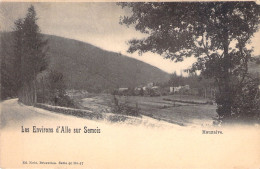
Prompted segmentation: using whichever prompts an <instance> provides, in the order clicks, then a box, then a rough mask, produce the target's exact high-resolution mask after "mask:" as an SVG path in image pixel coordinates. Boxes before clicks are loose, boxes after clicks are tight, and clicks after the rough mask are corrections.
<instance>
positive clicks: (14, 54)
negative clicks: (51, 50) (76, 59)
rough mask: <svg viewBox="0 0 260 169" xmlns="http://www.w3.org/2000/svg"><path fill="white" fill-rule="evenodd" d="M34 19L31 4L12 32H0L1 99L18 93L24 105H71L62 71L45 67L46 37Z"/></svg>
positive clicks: (34, 15)
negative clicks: (1, 34) (1, 33)
mask: <svg viewBox="0 0 260 169" xmlns="http://www.w3.org/2000/svg"><path fill="white" fill-rule="evenodd" d="M37 20H38V18H37V15H36V11H35V9H34V6H32V5H31V6H30V7H29V8H28V11H27V14H26V16H25V18H20V19H18V20H16V21H15V22H14V30H13V32H12V33H11V34H9V36H7V35H8V34H3V36H1V51H0V52H1V99H6V98H12V97H18V98H19V101H20V102H22V103H24V104H27V105H35V104H36V103H39V102H40V103H49V104H55V105H63V106H73V102H72V100H70V99H69V97H68V96H66V93H65V89H66V85H65V83H64V77H63V75H62V73H60V72H57V71H56V70H51V69H49V67H48V63H49V62H48V53H47V52H48V40H45V39H44V37H43V35H42V34H41V33H40V28H39V26H38V25H37ZM7 38H11V39H12V40H11V44H8V43H7V41H8V40H9V41H10V39H7Z"/></svg>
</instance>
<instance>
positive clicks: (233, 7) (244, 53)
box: [119, 2, 260, 119]
mask: <svg viewBox="0 0 260 169" xmlns="http://www.w3.org/2000/svg"><path fill="white" fill-rule="evenodd" d="M119 5H121V6H122V8H126V7H127V8H130V9H131V11H132V14H131V15H130V16H124V17H122V18H121V23H122V24H126V25H127V26H129V25H133V26H134V27H135V29H136V30H138V31H140V32H142V33H146V34H147V35H148V36H147V37H146V38H144V39H133V40H131V41H130V42H129V43H130V47H129V50H128V52H135V51H138V52H139V53H143V52H148V51H151V52H154V53H158V54H160V55H162V56H163V57H165V58H168V59H172V60H175V61H176V62H178V61H183V59H184V58H185V57H191V56H194V57H196V58H197V62H196V63H194V64H193V67H192V69H191V70H192V71H195V70H200V71H201V72H202V74H203V75H204V76H205V77H207V78H214V79H215V82H216V84H217V86H218V91H219V94H218V95H217V98H216V101H217V104H218V109H217V112H218V114H219V117H221V118H223V119H228V118H231V116H232V114H237V109H234V107H236V106H237V105H236V99H235V98H237V97H239V95H240V94H241V92H242V91H243V88H244V87H245V85H246V82H249V81H250V80H248V79H250V78H249V74H248V68H247V63H248V62H249V61H250V60H251V59H252V54H251V53H252V50H250V49H249V48H248V44H249V43H250V39H251V38H252V36H253V35H254V33H255V32H256V31H257V30H258V27H259V20H260V19H259V18H260V8H259V6H258V5H256V3H255V2H196V3H195V2H188V3H183V2H182V3H181V2H176V3H119ZM234 83H235V84H234ZM236 96H237V97H236Z"/></svg>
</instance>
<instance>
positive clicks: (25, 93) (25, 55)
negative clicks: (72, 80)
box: [14, 6, 48, 104]
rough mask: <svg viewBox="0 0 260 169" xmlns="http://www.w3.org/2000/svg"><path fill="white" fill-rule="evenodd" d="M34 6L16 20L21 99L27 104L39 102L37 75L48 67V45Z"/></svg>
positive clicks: (16, 51) (16, 50)
mask: <svg viewBox="0 0 260 169" xmlns="http://www.w3.org/2000/svg"><path fill="white" fill-rule="evenodd" d="M36 22H37V17H36V12H35V9H34V7H33V6H31V7H29V8H28V12H27V15H26V17H25V18H24V19H18V20H17V21H16V22H15V40H14V53H15V60H16V62H15V65H16V70H15V72H16V78H17V84H18V85H19V86H20V90H19V94H18V97H19V100H20V101H22V102H24V103H26V104H34V103H36V102H37V91H36V90H37V87H36V76H37V74H38V73H40V72H42V71H43V70H45V69H46V68H47V65H48V64H47V60H46V45H47V41H46V40H43V37H42V35H41V34H40V29H39V26H38V25H37V23H36Z"/></svg>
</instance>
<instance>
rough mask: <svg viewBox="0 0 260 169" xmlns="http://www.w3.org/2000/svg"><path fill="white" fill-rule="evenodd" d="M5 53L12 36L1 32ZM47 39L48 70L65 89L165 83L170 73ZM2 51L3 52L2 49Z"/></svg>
mask: <svg viewBox="0 0 260 169" xmlns="http://www.w3.org/2000/svg"><path fill="white" fill-rule="evenodd" d="M1 37H2V42H1V43H5V45H1V46H2V47H3V46H5V48H6V49H5V50H7V51H8V53H9V54H11V53H12V52H11V51H12V45H11V44H12V40H13V35H12V33H1ZM44 38H45V39H48V46H49V50H48V58H49V68H52V69H55V70H57V71H60V72H62V73H63V75H64V77H65V80H66V84H67V86H68V88H74V89H87V90H102V91H103V90H105V89H112V88H116V87H132V86H137V85H141V84H146V83H148V82H165V81H167V80H168V79H169V74H168V73H166V72H164V71H162V70H160V69H158V68H156V67H154V66H151V65H149V64H147V63H144V62H142V61H139V60H136V59H133V58H130V57H127V56H124V55H120V54H118V53H115V52H109V51H106V50H102V49H100V48H98V47H95V46H93V45H91V44H88V43H84V42H80V41H76V40H72V39H67V38H62V37H58V36H52V35H44ZM1 50H3V49H1Z"/></svg>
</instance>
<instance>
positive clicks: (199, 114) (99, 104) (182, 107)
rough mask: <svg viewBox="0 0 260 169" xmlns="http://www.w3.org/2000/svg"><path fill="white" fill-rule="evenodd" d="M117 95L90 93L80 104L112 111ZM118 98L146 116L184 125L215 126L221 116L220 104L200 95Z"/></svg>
mask: <svg viewBox="0 0 260 169" xmlns="http://www.w3.org/2000/svg"><path fill="white" fill-rule="evenodd" d="M113 98H114V97H113V96H112V95H109V94H89V95H85V97H84V98H82V99H81V102H80V104H81V105H82V107H83V108H85V109H88V110H92V111H96V112H103V113H110V112H111V106H113ZM116 98H117V99H118V101H119V104H122V103H127V105H129V106H131V107H136V106H138V108H139V109H140V114H142V115H146V116H149V117H152V118H155V119H158V120H163V121H167V122H170V123H174V124H179V125H183V126H192V125H211V124H212V122H213V117H216V115H217V114H216V105H211V104H207V103H208V102H209V100H208V99H204V98H200V97H196V96H186V95H182V96H180V95H169V96H160V97H141V96H116ZM112 113H113V112H112Z"/></svg>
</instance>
